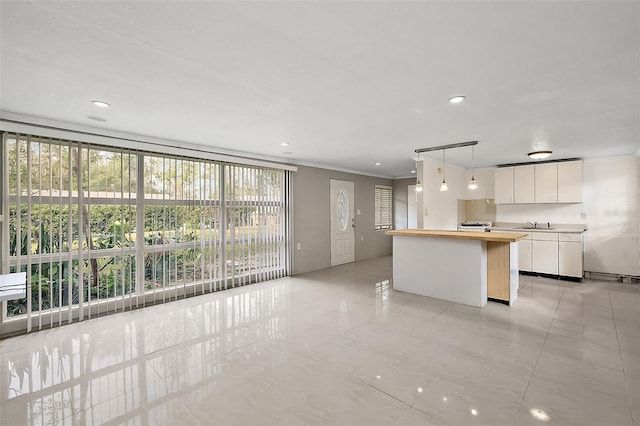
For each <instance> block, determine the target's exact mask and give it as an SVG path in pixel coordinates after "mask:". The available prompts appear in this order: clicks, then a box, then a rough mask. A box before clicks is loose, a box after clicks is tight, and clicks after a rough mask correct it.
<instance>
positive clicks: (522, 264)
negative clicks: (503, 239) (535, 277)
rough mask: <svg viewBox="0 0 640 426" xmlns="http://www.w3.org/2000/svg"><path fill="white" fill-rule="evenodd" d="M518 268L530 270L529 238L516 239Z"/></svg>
mask: <svg viewBox="0 0 640 426" xmlns="http://www.w3.org/2000/svg"><path fill="white" fill-rule="evenodd" d="M518 269H519V270H520V271H527V272H531V240H520V241H518Z"/></svg>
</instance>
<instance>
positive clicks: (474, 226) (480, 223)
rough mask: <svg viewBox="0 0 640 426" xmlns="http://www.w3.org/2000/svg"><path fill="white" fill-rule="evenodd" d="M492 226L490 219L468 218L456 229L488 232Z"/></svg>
mask: <svg viewBox="0 0 640 426" xmlns="http://www.w3.org/2000/svg"><path fill="white" fill-rule="evenodd" d="M492 226H493V222H492V221H490V220H468V221H466V222H462V223H461V224H460V225H458V231H474V232H489V231H490V230H491V227H492Z"/></svg>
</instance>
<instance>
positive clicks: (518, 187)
mask: <svg viewBox="0 0 640 426" xmlns="http://www.w3.org/2000/svg"><path fill="white" fill-rule="evenodd" d="M534 170H535V166H534V165H533V164H532V165H530V166H520V167H514V168H513V200H514V202H515V203H516V204H523V203H534V202H535V200H534V187H535V173H534Z"/></svg>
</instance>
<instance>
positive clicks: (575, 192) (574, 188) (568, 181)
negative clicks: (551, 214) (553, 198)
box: [558, 161, 582, 203]
mask: <svg viewBox="0 0 640 426" xmlns="http://www.w3.org/2000/svg"><path fill="white" fill-rule="evenodd" d="M558 202H559V203H581V202H582V161H566V162H562V163H558Z"/></svg>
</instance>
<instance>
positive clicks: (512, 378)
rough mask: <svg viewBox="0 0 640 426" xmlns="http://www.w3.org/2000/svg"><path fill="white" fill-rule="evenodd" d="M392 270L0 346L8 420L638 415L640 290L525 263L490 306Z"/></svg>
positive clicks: (324, 274) (492, 421)
mask: <svg viewBox="0 0 640 426" xmlns="http://www.w3.org/2000/svg"><path fill="white" fill-rule="evenodd" d="M391 275H392V273H391V258H390V257H385V258H380V259H374V260H371V261H366V262H361V263H357V264H350V265H343V266H341V267H337V268H333V269H328V270H323V271H318V272H314V273H310V274H306V275H301V276H298V277H295V278H286V279H280V280H275V281H270V282H266V283H261V284H256V285H253V286H248V287H244V288H240V289H234V290H231V291H228V292H223V293H216V294H211V295H206V296H201V297H197V298H192V299H188V300H182V301H178V302H173V303H168V304H164V305H158V306H155V307H150V308H146V309H142V310H138V311H133V312H127V313H123V314H117V315H113V316H110V317H105V318H98V319H93V320H90V321H86V322H83V323H79V324H74V325H69V326H64V327H61V328H57V329H53V330H48V331H43V332H37V333H32V334H29V335H24V336H19V337H15V338H10V339H6V340H3V341H0V374H1V375H0V377H1V380H0V424H2V425H11V426H13V425H21V424H30V425H31V424H33V425H49V424H56V425H57V424H80V425H84V424H132V425H134V424H135V425H137V424H142V425H158V424H174V425H192V424H212V425H227V424H229V425H232V424H246V425H263V424H264V425H266V424H290V425H299V424H340V425H353V424H361V425H374V424H380V425H492V426H494V425H536V424H555V425H564V426H566V425H581V426H583V425H607V426H618V425H620V426H622V425H634V424H635V425H636V426H640V286H638V285H634V284H626V285H623V284H616V283H606V282H594V281H591V282H585V283H582V284H577V283H567V282H563V281H557V280H549V279H542V278H533V277H526V276H521V277H520V278H521V289H520V298H519V300H518V302H517V303H516V304H515V306H513V307H511V308H509V307H507V306H505V305H502V304H497V303H488V304H487V305H486V306H485V307H484V308H482V309H479V308H473V307H468V306H463V305H456V304H452V303H449V302H443V301H438V300H434V299H429V298H426V297H421V296H414V295H410V294H405V293H400V292H395V291H393V290H392V288H391V285H390V282H389V280H390V279H391ZM425 279H428V277H425ZM536 409H537V410H542V411H543V412H544V413H546V414H547V415H548V416H549V419H548V421H547V422H543V421H540V420H537V419H536V418H534V417H533V416H532V414H531V413H532V410H536ZM634 421H635V423H634Z"/></svg>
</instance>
